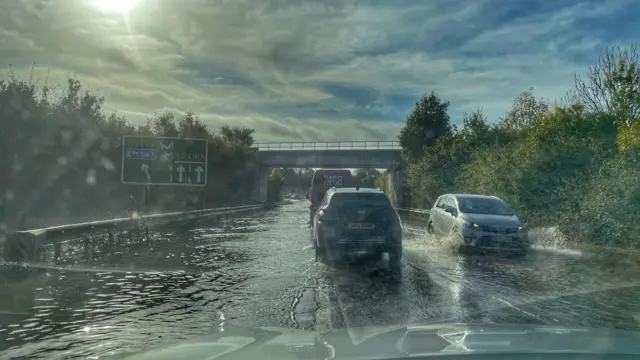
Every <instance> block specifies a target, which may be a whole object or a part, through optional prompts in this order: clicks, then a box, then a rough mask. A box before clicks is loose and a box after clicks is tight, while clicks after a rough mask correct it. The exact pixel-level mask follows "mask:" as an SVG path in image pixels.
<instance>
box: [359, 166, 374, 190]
mask: <svg viewBox="0 0 640 360" xmlns="http://www.w3.org/2000/svg"><path fill="white" fill-rule="evenodd" d="M379 176H380V172H379V171H378V170H376V169H371V168H365V169H358V170H356V175H355V180H356V183H357V184H359V185H360V186H361V187H367V188H375V187H376V180H378V177H379Z"/></svg>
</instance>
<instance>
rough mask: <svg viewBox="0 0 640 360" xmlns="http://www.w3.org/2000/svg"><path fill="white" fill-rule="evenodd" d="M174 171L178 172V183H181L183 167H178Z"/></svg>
mask: <svg viewBox="0 0 640 360" xmlns="http://www.w3.org/2000/svg"><path fill="white" fill-rule="evenodd" d="M176 171H178V182H182V173H183V172H184V166H182V165H178V167H177V168H176Z"/></svg>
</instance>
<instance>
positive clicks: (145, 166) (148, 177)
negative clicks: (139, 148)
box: [140, 164, 151, 181]
mask: <svg viewBox="0 0 640 360" xmlns="http://www.w3.org/2000/svg"><path fill="white" fill-rule="evenodd" d="M140 170H142V172H144V174H145V175H147V181H149V180H151V175H149V165H147V164H142V166H140Z"/></svg>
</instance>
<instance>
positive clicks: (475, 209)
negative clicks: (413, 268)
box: [427, 194, 531, 252]
mask: <svg viewBox="0 0 640 360" xmlns="http://www.w3.org/2000/svg"><path fill="white" fill-rule="evenodd" d="M427 229H428V231H429V233H431V234H435V235H437V236H454V237H457V238H459V239H460V242H461V244H462V245H463V246H464V248H482V249H505V248H507V249H511V250H517V251H521V252H526V251H527V250H529V248H530V246H531V244H530V243H529V236H528V229H527V224H526V223H525V222H523V221H521V220H520V218H519V217H518V215H516V213H515V212H514V211H513V209H511V207H510V206H509V205H508V204H507V203H506V202H504V201H503V200H501V199H500V198H498V197H495V196H488V195H474V194H445V195H442V196H440V197H439V198H438V200H436V202H435V204H434V205H433V208H432V209H431V214H430V216H429V222H428V224H427Z"/></svg>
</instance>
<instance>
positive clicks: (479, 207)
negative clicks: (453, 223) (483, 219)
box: [457, 197, 514, 216]
mask: <svg viewBox="0 0 640 360" xmlns="http://www.w3.org/2000/svg"><path fill="white" fill-rule="evenodd" d="M457 199H458V206H459V208H460V211H461V212H462V213H467V214H486V215H504V216H511V215H514V211H513V210H512V209H511V208H510V207H509V205H507V204H506V203H505V202H503V201H501V200H499V199H492V198H482V197H458V198H457Z"/></svg>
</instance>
